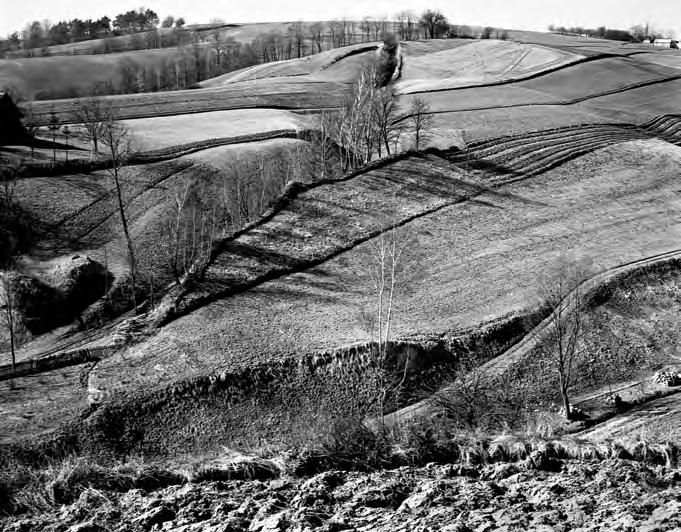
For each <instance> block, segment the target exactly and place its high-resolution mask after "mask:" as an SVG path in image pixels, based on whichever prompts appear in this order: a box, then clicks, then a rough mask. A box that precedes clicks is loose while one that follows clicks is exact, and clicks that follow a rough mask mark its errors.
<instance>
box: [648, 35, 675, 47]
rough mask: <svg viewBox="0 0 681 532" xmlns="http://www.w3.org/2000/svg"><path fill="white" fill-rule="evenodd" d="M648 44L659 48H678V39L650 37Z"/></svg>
mask: <svg viewBox="0 0 681 532" xmlns="http://www.w3.org/2000/svg"><path fill="white" fill-rule="evenodd" d="M650 44H652V45H653V46H658V47H660V48H678V47H679V41H677V40H674V39H654V38H652V37H651V38H650Z"/></svg>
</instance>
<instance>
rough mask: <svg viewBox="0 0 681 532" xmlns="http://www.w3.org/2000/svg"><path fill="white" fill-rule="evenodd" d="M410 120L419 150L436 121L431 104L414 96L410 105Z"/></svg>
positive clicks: (416, 146)
mask: <svg viewBox="0 0 681 532" xmlns="http://www.w3.org/2000/svg"><path fill="white" fill-rule="evenodd" d="M408 120H409V124H410V126H411V130H412V131H413V133H414V148H415V149H416V150H419V149H420V148H421V143H422V142H423V141H424V140H425V139H426V137H427V136H428V131H429V129H430V128H432V126H433V123H434V119H433V115H432V114H431V111H430V104H429V103H428V102H426V101H425V100H423V99H421V98H418V97H417V98H414V99H413V100H412V101H411V105H410V107H409V116H408Z"/></svg>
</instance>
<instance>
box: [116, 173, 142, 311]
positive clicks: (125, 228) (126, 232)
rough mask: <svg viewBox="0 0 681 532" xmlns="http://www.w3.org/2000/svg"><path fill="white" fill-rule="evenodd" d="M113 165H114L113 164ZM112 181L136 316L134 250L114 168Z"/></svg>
mask: <svg viewBox="0 0 681 532" xmlns="http://www.w3.org/2000/svg"><path fill="white" fill-rule="evenodd" d="M114 164H115V163H114ZM114 181H115V182H116V195H117V196H118V212H119V214H120V216H121V224H122V225H123V234H124V235H125V241H126V243H127V245H128V261H129V262H130V283H131V288H132V304H133V307H134V309H135V314H137V296H136V295H135V286H136V283H135V270H136V266H137V265H136V264H135V249H134V247H133V245H132V237H131V236H130V231H129V230H128V220H127V219H126V217H125V206H124V205H123V195H122V193H121V186H120V182H119V180H118V170H117V169H116V168H114Z"/></svg>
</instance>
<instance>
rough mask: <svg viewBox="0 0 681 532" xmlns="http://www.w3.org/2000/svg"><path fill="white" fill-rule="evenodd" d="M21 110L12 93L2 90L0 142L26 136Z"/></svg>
mask: <svg viewBox="0 0 681 532" xmlns="http://www.w3.org/2000/svg"><path fill="white" fill-rule="evenodd" d="M21 116H22V114H21V111H20V110H19V108H18V107H17V106H16V105H15V103H14V101H13V100H12V98H11V97H10V95H9V94H8V93H6V92H0V144H7V143H10V142H13V141H16V140H20V139H21V138H22V137H23V136H24V127H23V126H22V125H21Z"/></svg>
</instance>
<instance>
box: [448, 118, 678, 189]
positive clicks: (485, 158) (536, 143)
mask: <svg viewBox="0 0 681 532" xmlns="http://www.w3.org/2000/svg"><path fill="white" fill-rule="evenodd" d="M651 137H659V138H661V139H662V140H665V141H667V142H670V143H672V144H676V145H681V116H679V115H666V116H662V117H658V118H656V119H654V120H652V121H650V122H648V123H645V124H643V125H641V126H635V125H633V124H611V125H607V124H604V125H599V124H591V125H586V126H567V127H563V128H557V129H553V130H548V131H537V132H533V133H524V134H518V135H510V136H507V137H500V138H497V139H487V140H483V141H478V142H473V143H471V144H470V145H469V146H468V148H467V149H466V150H465V151H463V152H462V151H458V150H456V151H453V150H450V151H445V153H446V155H445V157H446V158H447V159H448V160H449V161H451V162H452V163H455V164H458V165H467V166H468V165H470V166H473V167H475V168H480V169H489V172H488V173H489V178H488V179H489V183H490V184H491V185H494V186H500V185H502V184H505V183H510V182H512V181H515V180H518V179H524V178H527V177H532V176H536V175H539V174H541V173H544V172H546V171H548V170H550V169H552V168H555V167H556V166H559V165H561V164H564V163H565V162H567V161H569V160H571V159H574V158H576V157H579V156H581V155H584V154H586V153H589V152H592V151H595V150H598V149H600V148H604V147H606V146H610V145H613V144H617V143H621V142H628V141H631V140H642V139H648V138H651Z"/></svg>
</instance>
